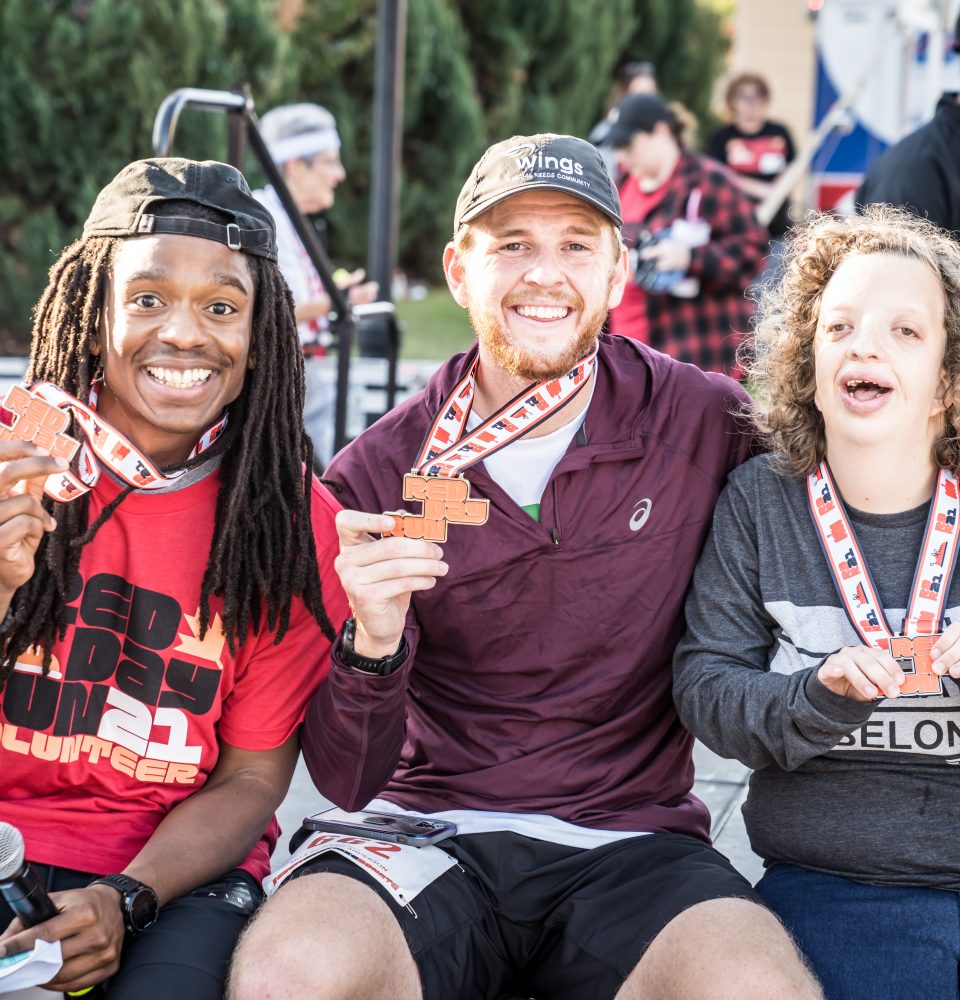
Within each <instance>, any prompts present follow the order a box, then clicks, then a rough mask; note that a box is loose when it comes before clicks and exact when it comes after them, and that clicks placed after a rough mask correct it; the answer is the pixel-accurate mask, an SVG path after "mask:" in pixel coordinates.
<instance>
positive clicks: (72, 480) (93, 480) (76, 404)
mask: <svg viewBox="0 0 960 1000" xmlns="http://www.w3.org/2000/svg"><path fill="white" fill-rule="evenodd" d="M98 395H99V383H96V382H95V383H94V384H93V385H91V387H90V403H89V405H88V404H85V403H81V402H80V400H78V399H75V398H74V397H73V396H71V395H70V394H69V393H67V392H64V391H63V390H62V389H60V388H59V387H58V386H55V385H53V384H52V383H50V382H35V383H34V384H33V385H32V386H30V387H29V389H27V388H24V387H23V386H21V385H15V386H14V387H13V388H12V389H11V390H10V392H9V393H8V394H7V398H6V399H5V400H4V401H3V404H2V405H3V407H4V409H6V410H8V411H9V412H11V413H13V414H14V416H15V418H16V419H15V420H14V422H13V424H12V425H3V424H0V440H3V441H10V440H21V441H32V442H34V443H35V444H36V445H37V446H38V447H40V448H43V449H44V450H45V451H47V452H49V453H50V454H51V455H54V456H55V457H61V458H65V459H67V460H68V461H69V460H70V459H72V458H73V456H74V455H75V454H76V452H77V450H78V449H79V451H80V457H79V460H78V469H79V477H78V476H76V475H75V474H74V473H73V472H71V471H70V470H67V471H66V472H57V473H55V474H54V475H52V476H48V477H47V481H46V482H45V483H44V487H43V489H44V492H45V493H46V494H47V496H49V497H51V498H52V499H54V500H59V501H61V502H65V501H67V500H74V499H76V498H77V497H78V496H81V495H82V494H84V493H87V492H88V491H89V490H91V489H92V488H93V487H94V486H96V484H97V481H98V480H99V479H100V466H101V464H102V465H105V466H106V467H107V468H108V469H110V470H111V471H112V472H113V473H115V474H116V475H117V476H118V477H119V478H120V479H122V480H123V481H124V482H125V483H127V485H128V486H135V487H136V488H137V489H140V490H158V489H163V488H164V487H165V486H169V485H170V483H173V482H176V481H177V480H178V479H179V478H180V477H181V476H182V475H183V474H184V472H186V469H178V470H176V471H175V472H170V473H163V472H161V471H160V470H159V469H158V468H157V467H156V466H155V465H154V464H153V462H151V461H150V459H149V458H147V456H146V455H144V454H143V452H141V451H140V449H139V448H137V446H136V445H135V444H134V443H133V442H132V441H130V439H129V438H127V437H125V436H124V435H123V434H121V433H120V431H118V430H117V429H116V428H115V427H113V426H111V425H110V424H109V423H107V422H106V421H105V420H104V419H103V418H102V417H100V416H98V415H97V412H96V405H97V397H98ZM71 413H72V414H73V416H74V418H75V419H76V421H77V426H78V427H79V428H80V430H81V431H82V432H83V435H84V439H85V440H84V441H83V442H82V443H80V442H78V441H75V440H74V439H73V438H71V437H70V436H69V435H67V434H65V433H64V431H65V430H66V428H67V426H68V425H69V422H70V414H71ZM226 424H227V418H226V417H222V418H221V419H220V420H218V421H217V422H216V423H215V424H213V425H212V426H210V427H208V428H207V430H206V431H204V433H203V434H202V435H201V437H200V440H199V441H198V442H197V444H196V446H195V447H194V449H193V450H192V451H191V452H190V455H189V456H188V459H187V460H188V461H189V459H191V458H194V457H196V456H197V455H199V454H200V453H201V452H203V451H206V449H207V448H209V447H210V446H211V445H212V444H213V442H214V441H216V440H217V438H218V437H220V435H221V434H222V433H223V429H224V427H226Z"/></svg>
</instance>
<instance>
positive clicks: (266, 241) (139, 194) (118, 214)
mask: <svg viewBox="0 0 960 1000" xmlns="http://www.w3.org/2000/svg"><path fill="white" fill-rule="evenodd" d="M165 201H192V202H196V204H198V205H203V206H205V207H206V208H211V209H214V210H216V211H217V212H220V213H222V214H223V215H224V216H226V217H227V218H229V219H230V220H231V221H230V222H228V223H226V224H225V225H220V224H218V223H216V222H208V221H207V220H205V219H191V218H189V217H186V216H168V215H161V216H158V215H154V214H153V213H152V212H151V208H152V207H153V206H154V205H157V204H160V203H162V202H165ZM152 233H177V234H181V235H184V236H199V237H201V238H203V239H206V240H215V241H216V242H217V243H222V244H224V246H228V247H230V249H231V250H241V251H243V252H244V253H249V254H253V255H254V256H257V257H265V258H266V259H267V260H272V261H275V260H276V259H277V236H276V227H275V225H274V222H273V216H272V215H271V214H270V212H269V211H268V210H267V209H266V208H264V206H263V205H261V204H260V202H258V201H257V199H256V198H254V197H253V195H252V194H251V193H250V188H249V187H248V185H247V182H246V181H245V180H244V178H243V174H241V173H240V171H239V170H237V168H236V167H231V166H230V165H229V164H227V163H218V162H217V161H216V160H204V161H202V162H200V161H198V160H184V159H180V158H178V157H173V156H171V157H164V158H161V159H155V160H136V161H135V162H133V163H128V164H127V165H126V166H125V167H124V168H123V170H121V171H120V173H119V174H117V176H116V177H114V179H113V180H112V181H110V183H109V184H108V185H107V186H106V187H105V188H104V189H103V190H102V191H101V192H100V194H98V195H97V200H96V201H95V202H94V203H93V208H92V209H91V210H90V215H89V217H88V218H87V221H86V222H85V223H84V226H83V236H84V239H87V238H89V237H91V236H147V235H150V234H152Z"/></svg>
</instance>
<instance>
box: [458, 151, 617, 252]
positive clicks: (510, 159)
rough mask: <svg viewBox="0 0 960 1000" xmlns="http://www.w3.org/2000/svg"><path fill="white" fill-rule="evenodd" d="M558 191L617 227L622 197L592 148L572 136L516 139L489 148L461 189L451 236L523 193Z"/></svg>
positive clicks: (598, 155)
mask: <svg viewBox="0 0 960 1000" xmlns="http://www.w3.org/2000/svg"><path fill="white" fill-rule="evenodd" d="M537 190H540V191H561V192H563V193H564V194H572V195H574V196H575V197H577V198H581V199H583V201H586V202H589V204H591V205H593V206H594V208H598V209H600V211H601V212H603V214H604V215H605V216H607V218H608V219H610V221H611V222H613V223H614V225H616V226H620V225H622V224H623V219H621V218H620V195H619V194H617V189H616V187H615V186H614V184H613V180H612V179H611V177H610V174H609V173H608V172H607V168H606V166H605V165H604V162H603V159H602V157H601V156H600V153H599V152H598V150H597V148H596V146H594V145H593V143H590V142H587V141H586V140H585V139H577V138H576V137H575V136H572V135H554V134H552V133H544V134H541V135H515V136H513V137H511V138H510V139H505V140H504V141H503V142H498V143H496V144H495V145H493V146H491V147H490V148H489V149H488V150H487V151H486V152H485V153H484V154H483V156H481V157H480V160H479V161H478V163H477V165H476V166H475V167H474V168H473V170H472V171H471V173H470V177H469V178H468V179H467V183H466V184H464V186H463V190H462V191H461V192H460V197H459V198H458V199H457V209H456V212H455V213H454V216H453V232H454V234H456V233H457V231H458V230H459V229H460V227H461V226H462V225H463V224H464V223H465V222H470V221H471V219H475V218H476V217H477V216H478V215H480V214H481V213H482V212H485V211H486V210H487V209H488V208H492V207H493V206H494V205H496V204H497V203H498V202H501V201H504V200H505V199H506V198H510V197H512V196H513V195H515V194H521V193H522V192H524V191H537Z"/></svg>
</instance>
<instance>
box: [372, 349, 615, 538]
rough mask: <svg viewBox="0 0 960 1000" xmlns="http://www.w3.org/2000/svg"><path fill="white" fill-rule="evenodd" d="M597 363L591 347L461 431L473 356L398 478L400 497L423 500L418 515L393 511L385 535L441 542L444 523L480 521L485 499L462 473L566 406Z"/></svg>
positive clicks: (472, 385)
mask: <svg viewBox="0 0 960 1000" xmlns="http://www.w3.org/2000/svg"><path fill="white" fill-rule="evenodd" d="M596 363H597V348H596V347H594V349H593V350H592V351H591V352H590V353H589V354H588V355H587V356H586V357H585V358H583V359H582V360H581V361H578V362H577V364H576V365H574V367H573V368H571V369H570V371H568V372H567V373H566V374H565V375H561V376H560V377H559V378H551V379H545V380H544V381H543V382H538V383H536V384H535V385H531V386H529V387H528V388H526V389H524V390H523V392H521V393H519V394H518V395H516V396H514V398H513V399H511V400H510V402H509V403H507V404H506V405H505V406H503V407H501V408H500V409H499V410H498V411H497V412H496V413H494V414H493V416H492V417H488V418H487V419H486V420H484V421H483V423H481V424H480V426H479V427H477V428H476V429H475V430H473V431H471V432H470V433H469V434H465V433H464V432H465V430H466V426H467V418H468V417H469V416H470V409H471V407H472V406H473V398H474V395H475V393H476V385H477V367H478V365H479V359H477V360H475V361H474V363H473V364H472V365H471V366H470V369H469V370H468V371H467V373H466V374H465V375H464V376H463V378H462V379H460V381H459V382H458V383H457V384H456V385H455V386H454V387H453V389H452V390H451V391H450V392H449V393H448V394H447V397H446V399H445V400H444V401H443V405H442V406H441V407H440V411H439V413H438V414H437V416H436V417H435V418H434V421H433V423H432V424H431V426H430V430H429V431H428V433H427V436H426V439H425V440H424V443H423V445H422V447H421V448H420V451H419V454H418V456H417V460H416V462H415V463H414V467H413V471H412V472H410V473H408V474H407V475H405V476H404V477H403V499H404V500H420V501H422V502H423V513H422V514H410V513H408V512H407V511H394V512H392V513H393V514H394V516H395V518H396V522H395V524H394V529H393V530H392V531H389V532H386V534H388V535H403V536H406V537H407V538H425V539H427V540H428V541H433V542H445V541H446V540H447V525H448V524H485V523H486V520H487V516H488V514H489V510H490V501H489V500H474V499H471V498H470V484H469V483H468V482H467V480H466V479H464V478H463V473H464V472H465V471H466V470H467V469H469V468H470V467H471V466H473V465H476V464H477V463H478V462H482V461H483V460H484V459H485V458H488V457H489V456H490V455H492V454H494V452H497V451H500V450H501V449H502V448H506V447H507V445H509V444H512V443H513V442H514V441H517V440H518V439H519V438H521V437H523V435H524V434H528V433H529V432H530V431H532V430H533V429H534V428H535V427H538V426H539V425H540V424H542V423H543V422H544V421H545V420H548V419H549V418H550V417H551V416H553V414H554V413H557V412H558V411H559V410H561V409H562V408H563V407H564V406H566V405H567V403H569V402H570V401H571V400H573V399H574V398H575V397H576V396H577V394H578V393H580V392H581V391H582V390H583V388H584V386H586V385H587V383H588V382H589V381H590V376H591V375H592V374H593V372H594V369H595V368H596Z"/></svg>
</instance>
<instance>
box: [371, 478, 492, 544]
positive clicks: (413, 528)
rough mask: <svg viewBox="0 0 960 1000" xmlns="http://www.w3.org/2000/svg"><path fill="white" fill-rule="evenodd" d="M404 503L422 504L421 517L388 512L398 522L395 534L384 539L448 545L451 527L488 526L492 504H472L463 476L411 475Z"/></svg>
mask: <svg viewBox="0 0 960 1000" xmlns="http://www.w3.org/2000/svg"><path fill="white" fill-rule="evenodd" d="M403 499H404V500H419V501H420V502H421V503H422V504H423V512H422V513H421V514H410V513H408V512H407V511H405V510H395V511H388V512H387V513H389V514H391V515H392V516H393V517H394V518H396V523H395V524H394V527H393V530H392V531H385V532H384V533H383V535H384V537H385V538H386V537H390V536H395V537H404V538H422V539H424V540H425V541H428V542H445V541H446V540H447V525H448V524H486V522H487V517H488V516H489V514H490V501H489V500H475V499H474V500H471V499H470V483H469V482H467V480H466V479H464V478H462V477H461V476H454V477H452V478H448V477H446V476H421V475H418V474H417V473H415V472H408V473H407V474H406V475H405V476H404V477H403Z"/></svg>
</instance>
